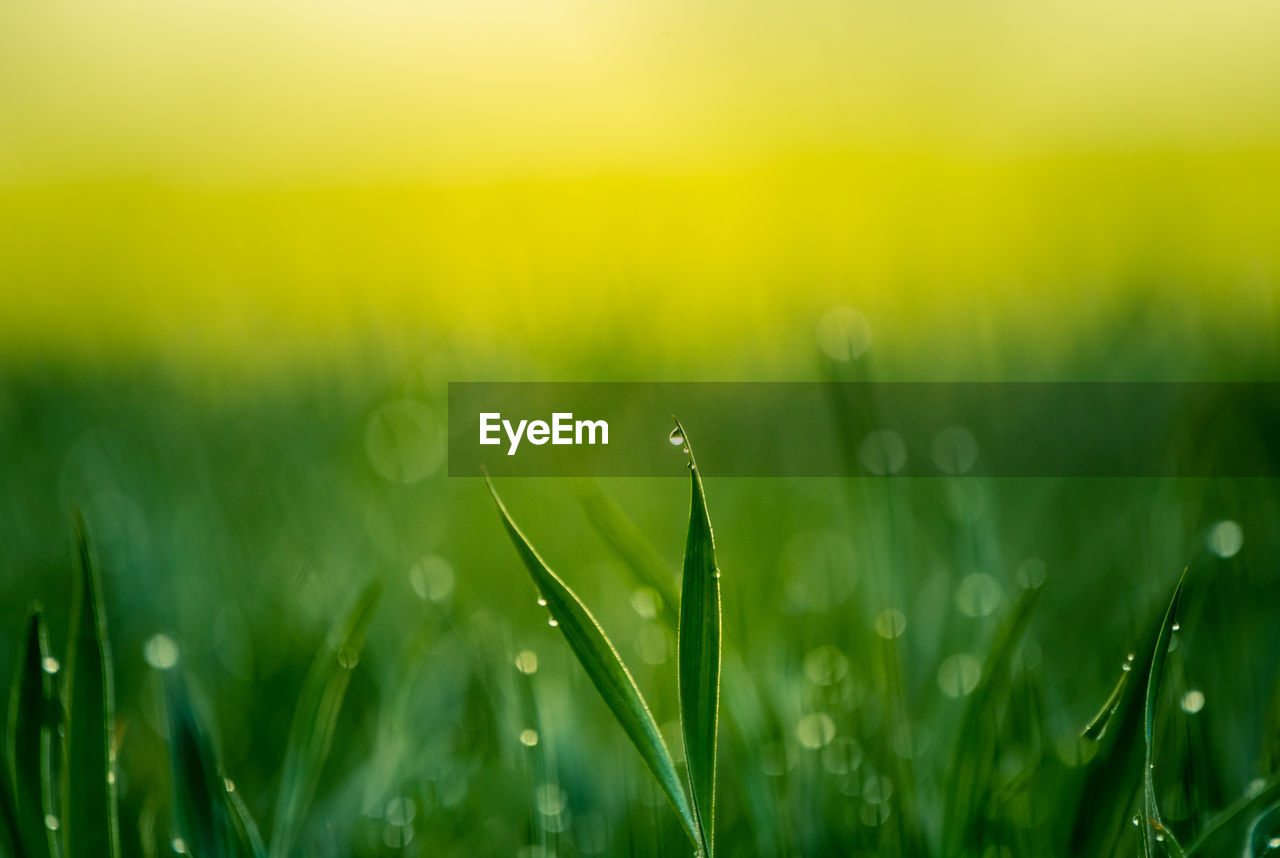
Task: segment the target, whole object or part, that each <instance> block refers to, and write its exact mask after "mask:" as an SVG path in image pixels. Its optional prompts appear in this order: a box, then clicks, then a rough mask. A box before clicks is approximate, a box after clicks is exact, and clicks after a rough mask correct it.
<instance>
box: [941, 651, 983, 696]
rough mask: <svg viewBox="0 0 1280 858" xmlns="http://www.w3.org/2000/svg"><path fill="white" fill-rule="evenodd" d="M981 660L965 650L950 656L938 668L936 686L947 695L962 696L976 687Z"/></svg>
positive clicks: (980, 674)
mask: <svg viewBox="0 0 1280 858" xmlns="http://www.w3.org/2000/svg"><path fill="white" fill-rule="evenodd" d="M981 678H982V662H980V661H978V660H977V659H976V658H974V657H973V656H972V655H970V654H969V653H967V652H962V653H957V654H956V655H953V656H951V657H950V658H948V659H947V660H946V661H944V662H942V665H941V666H940V667H939V668H938V687H939V688H940V689H942V693H943V694H945V695H947V696H948V697H964V696H966V695H968V694H970V693H971V692H972V691H973V689H975V688H977V687H978V680H980V679H981Z"/></svg>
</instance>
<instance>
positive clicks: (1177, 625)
mask: <svg viewBox="0 0 1280 858" xmlns="http://www.w3.org/2000/svg"><path fill="white" fill-rule="evenodd" d="M1169 628H1170V629H1172V630H1173V631H1175V632H1176V631H1179V630H1181V629H1182V623H1180V622H1178V621H1177V620H1174V621H1173V625H1171V626H1169Z"/></svg>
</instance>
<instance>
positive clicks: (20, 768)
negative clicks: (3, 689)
mask: <svg viewBox="0 0 1280 858" xmlns="http://www.w3.org/2000/svg"><path fill="white" fill-rule="evenodd" d="M48 658H49V645H48V640H47V638H46V634H45V627H44V617H43V616H42V615H41V613H40V609H39V608H38V607H34V608H32V610H31V615H30V618H29V619H28V621H27V633H26V637H25V639H24V640H23V644H22V648H21V651H20V653H19V656H18V669H17V671H16V672H15V673H14V677H13V692H12V694H11V696H10V698H9V742H8V748H9V759H10V760H11V761H12V765H13V770H12V772H10V771H6V772H5V777H6V779H8V778H10V777H12V781H11V782H12V784H13V801H14V816H15V824H16V826H17V837H18V839H19V840H20V841H21V843H22V849H23V852H24V853H25V854H26V855H27V856H29V858H49V856H56V855H57V854H58V835H57V833H56V831H55V830H51V829H50V828H49V826H48V825H46V824H45V817H47V816H51V815H53V813H54V805H53V789H54V784H53V751H54V748H55V747H56V744H55V741H56V739H55V730H56V727H57V721H58V718H57V710H58V703H57V700H56V698H55V697H54V688H53V677H52V676H51V675H50V672H49V671H48V670H46V669H45V667H46V665H47V664H48V662H46V659H48Z"/></svg>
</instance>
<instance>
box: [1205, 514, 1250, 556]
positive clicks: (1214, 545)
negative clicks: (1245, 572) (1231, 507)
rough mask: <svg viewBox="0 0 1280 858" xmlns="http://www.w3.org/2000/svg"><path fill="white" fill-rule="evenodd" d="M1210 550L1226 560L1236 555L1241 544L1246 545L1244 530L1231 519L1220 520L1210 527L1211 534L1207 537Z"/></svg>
mask: <svg viewBox="0 0 1280 858" xmlns="http://www.w3.org/2000/svg"><path fill="white" fill-rule="evenodd" d="M1206 542H1207V543H1208V545H1209V550H1210V551H1212V552H1213V553H1214V554H1216V555H1218V556H1219V557H1221V558H1223V559H1224V560H1225V559H1226V558H1228V557H1235V556H1236V554H1238V553H1239V552H1240V548H1241V546H1243V545H1244V531H1243V530H1242V529H1241V528H1240V525H1239V524H1236V523H1235V522H1234V521H1231V520H1230V519H1228V520H1226V521H1220V522H1218V523H1217V524H1215V525H1214V526H1213V527H1212V528H1210V529H1209V536H1208V538H1207V539H1206Z"/></svg>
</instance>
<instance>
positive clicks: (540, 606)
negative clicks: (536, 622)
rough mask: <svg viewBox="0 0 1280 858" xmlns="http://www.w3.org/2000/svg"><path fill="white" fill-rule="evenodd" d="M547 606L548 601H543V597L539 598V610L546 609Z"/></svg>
mask: <svg viewBox="0 0 1280 858" xmlns="http://www.w3.org/2000/svg"><path fill="white" fill-rule="evenodd" d="M546 606H547V600H546V599H543V598H542V597H539V598H538V607H539V608H545V607H546Z"/></svg>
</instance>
